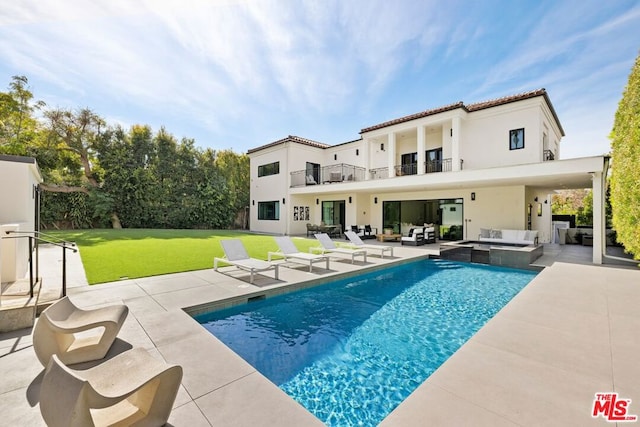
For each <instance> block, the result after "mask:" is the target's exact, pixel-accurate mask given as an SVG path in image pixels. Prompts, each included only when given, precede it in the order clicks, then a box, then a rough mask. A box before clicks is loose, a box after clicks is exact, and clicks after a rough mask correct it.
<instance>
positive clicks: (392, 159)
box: [387, 132, 396, 178]
mask: <svg viewBox="0 0 640 427" xmlns="http://www.w3.org/2000/svg"><path fill="white" fill-rule="evenodd" d="M387 145H388V147H387V165H388V167H389V178H392V177H394V176H396V167H395V166H396V165H395V163H396V134H395V133H393V132H391V133H390V134H389V135H388V136H387Z"/></svg>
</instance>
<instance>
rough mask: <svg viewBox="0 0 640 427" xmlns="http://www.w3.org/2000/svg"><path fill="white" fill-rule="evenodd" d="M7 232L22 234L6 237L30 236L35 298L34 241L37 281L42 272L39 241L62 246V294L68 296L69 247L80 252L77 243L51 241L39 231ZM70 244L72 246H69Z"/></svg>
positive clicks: (31, 271) (30, 261)
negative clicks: (42, 236)
mask: <svg viewBox="0 0 640 427" xmlns="http://www.w3.org/2000/svg"><path fill="white" fill-rule="evenodd" d="M5 234H22V235H21V236H9V237H5V239H20V238H25V237H26V238H28V239H29V287H30V289H29V295H30V297H31V298H33V287H34V281H33V250H34V242H35V243H36V244H35V251H36V262H35V266H36V283H37V280H38V277H39V272H40V258H39V252H38V243H39V242H42V243H48V244H50V245H54V246H58V247H60V248H62V296H63V297H64V296H67V249H71V250H72V251H73V252H78V249H76V248H75V246H76V244H75V243H73V242H66V241H59V242H54V241H50V240H47V239H43V238H41V237H38V236H39V235H44V236H46V234H44V233H41V232H39V231H18V230H7V231H5ZM67 245H70V246H67Z"/></svg>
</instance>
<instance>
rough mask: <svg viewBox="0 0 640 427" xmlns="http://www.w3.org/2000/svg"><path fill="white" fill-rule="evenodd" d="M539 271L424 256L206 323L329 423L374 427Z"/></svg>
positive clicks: (213, 316)
mask: <svg viewBox="0 0 640 427" xmlns="http://www.w3.org/2000/svg"><path fill="white" fill-rule="evenodd" d="M535 275H536V273H533V272H529V271H523V270H513V269H505V268H498V267H492V266H486V265H476V264H465V263H456V262H451V261H442V260H423V261H418V262H413V263H409V264H405V265H401V266H397V267H392V268H389V269H386V270H382V271H377V272H372V273H368V274H364V275H362V276H358V277H355V278H349V279H343V280H339V281H335V282H331V283H328V284H326V285H322V286H318V287H314V288H310V289H307V290H303V291H297V292H292V293H289V294H285V295H280V296H276V297H272V298H267V299H264V300H260V301H255V302H251V303H249V304H243V305H240V306H235V307H232V308H229V309H225V310H219V311H214V312H211V313H207V314H203V315H200V316H197V317H196V320H197V321H198V322H200V323H201V324H202V325H203V326H204V327H205V328H207V329H208V330H209V331H210V332H211V333H212V334H214V335H215V336H216V337H218V338H219V339H220V340H222V341H223V342H224V343H225V344H226V345H227V346H229V347H230V348H231V349H233V350H234V351H235V352H236V353H238V354H239V355H240V356H242V357H243V358H244V359H245V360H246V361H247V362H249V363H250V364H251V365H253V366H254V367H255V368H256V369H257V370H258V371H260V372H261V373H262V374H263V375H265V376H266V377H267V378H269V379H270V380H271V381H273V382H274V383H275V384H277V385H278V386H279V387H280V388H281V389H282V390H284V391H285V392H286V393H287V394H289V395H290V396H291V397H293V398H294V399H295V400H297V401H298V402H299V403H300V404H302V405H303V406H305V407H306V408H307V409H308V410H309V411H310V412H312V413H313V414H314V415H315V416H317V417H318V418H319V419H320V420H322V421H323V422H324V423H325V424H327V425H330V426H352V425H367V426H369V425H376V424H378V423H379V422H380V421H382V420H383V419H384V418H385V417H386V416H387V415H388V414H389V412H391V411H392V410H393V409H394V408H395V407H396V406H398V405H399V404H400V403H401V402H402V401H403V400H404V399H405V398H407V396H409V394H411V392H413V390H415V389H416V388H417V387H418V386H419V385H420V384H421V383H422V382H424V381H425V379H427V377H429V375H431V374H432V373H433V372H434V371H435V370H436V369H437V368H438V367H439V366H440V365H441V364H442V363H443V362H444V361H445V360H447V358H449V357H450V356H451V355H452V354H453V353H454V352H455V351H456V350H457V349H458V348H459V347H460V346H461V345H462V344H464V343H465V342H466V341H467V340H468V339H469V338H470V337H471V336H472V335H473V334H474V333H475V332H476V331H477V330H478V329H480V328H481V327H482V326H483V325H484V324H485V323H486V322H487V321H488V320H489V319H491V317H493V316H494V315H495V314H496V313H497V312H498V311H499V310H500V309H501V308H502V307H503V306H504V305H505V304H506V303H507V302H508V301H509V300H511V298H513V296H514V295H516V294H517V293H518V292H519V291H520V290H521V289H522V288H523V287H524V286H525V285H526V284H527V283H529V282H530V281H531V280H532V279H533V277H535Z"/></svg>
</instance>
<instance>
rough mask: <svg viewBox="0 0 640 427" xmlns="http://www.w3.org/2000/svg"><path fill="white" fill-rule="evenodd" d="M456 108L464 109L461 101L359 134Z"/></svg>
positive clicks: (372, 127) (394, 120)
mask: <svg viewBox="0 0 640 427" xmlns="http://www.w3.org/2000/svg"><path fill="white" fill-rule="evenodd" d="M458 108H464V104H463V103H462V101H460V102H456V103H455V104H450V105H445V106H444V107H438V108H433V109H431V110H425V111H422V112H420V113H415V114H411V115H409V116H404V117H400V118H397V119H393V120H389V121H388V122H384V123H380V124H378V125H374V126H370V127H368V128H364V129H362V130H361V131H360V133H365V132H369V131H372V130H376V129H382V128H386V127H387V126H392V125H397V124H398V123H404V122H408V121H410V120H415V119H421V118H423V117H427V116H433V115H434V114H438V113H444V112H445V111H451V110H455V109H458Z"/></svg>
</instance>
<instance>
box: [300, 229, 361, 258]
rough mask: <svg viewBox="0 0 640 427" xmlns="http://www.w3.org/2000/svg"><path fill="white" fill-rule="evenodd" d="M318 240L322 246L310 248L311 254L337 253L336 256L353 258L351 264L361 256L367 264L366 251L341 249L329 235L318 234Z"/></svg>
mask: <svg viewBox="0 0 640 427" xmlns="http://www.w3.org/2000/svg"><path fill="white" fill-rule="evenodd" d="M315 236H316V239H318V242H320V244H321V245H322V246H316V247H311V248H309V252H314V251H318V252H321V253H322V254H325V253H336V254H344V255H350V256H351V263H352V264H353V263H354V262H355V258H356V257H357V256H361V257H363V259H364V262H367V251H366V250H365V249H348V248H339V247H338V246H336V244H335V243H334V242H333V240H331V237H329V235H328V234H327V233H318V234H316V235H315Z"/></svg>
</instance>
